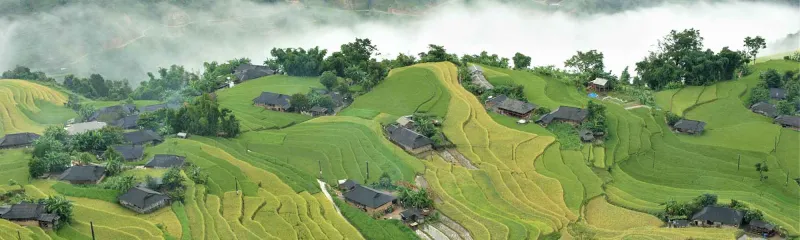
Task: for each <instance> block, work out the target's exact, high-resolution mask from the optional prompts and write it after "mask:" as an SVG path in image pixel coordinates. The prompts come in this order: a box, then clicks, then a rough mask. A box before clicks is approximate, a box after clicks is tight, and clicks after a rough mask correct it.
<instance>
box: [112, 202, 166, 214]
mask: <svg viewBox="0 0 800 240" xmlns="http://www.w3.org/2000/svg"><path fill="white" fill-rule="evenodd" d="M168 202H169V200H166V199H165V200H162V201H160V202H158V203H156V204H153V205H151V206H148V207H146V208H139V207H137V206H135V205H133V204H131V203H129V202H126V201H122V200H120V201H119V203H120V204H121V205H122V206H125V207H126V208H129V209H131V210H133V211H134V212H138V213H150V212H153V211H155V210H158V209H160V208H162V207H164V206H166V205H167V203H168Z"/></svg>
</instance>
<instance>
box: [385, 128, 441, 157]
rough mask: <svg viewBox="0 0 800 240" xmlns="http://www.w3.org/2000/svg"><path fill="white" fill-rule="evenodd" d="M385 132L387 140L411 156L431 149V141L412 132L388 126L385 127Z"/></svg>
mask: <svg viewBox="0 0 800 240" xmlns="http://www.w3.org/2000/svg"><path fill="white" fill-rule="evenodd" d="M386 132H387V133H388V134H389V140H391V141H392V142H393V143H395V144H397V145H399V146H400V147H402V148H403V149H405V150H406V151H408V152H410V153H412V154H419V153H422V152H425V151H430V150H431V149H433V141H432V140H431V139H430V138H428V137H425V136H423V135H422V134H419V133H417V132H415V131H414V130H411V129H408V128H404V127H399V126H394V125H389V126H386Z"/></svg>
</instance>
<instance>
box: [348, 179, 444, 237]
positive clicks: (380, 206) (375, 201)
mask: <svg viewBox="0 0 800 240" xmlns="http://www.w3.org/2000/svg"><path fill="white" fill-rule="evenodd" d="M338 187H339V190H340V191H341V196H342V197H343V198H344V200H345V201H346V202H347V203H348V204H350V205H351V206H353V207H356V208H358V209H361V210H362V211H364V212H366V213H368V214H370V215H375V214H381V215H383V214H388V213H391V212H392V211H395V210H400V206H399V205H397V197H395V196H394V195H392V194H390V193H386V192H383V191H379V190H375V189H373V188H370V187H366V186H363V185H361V184H358V183H357V182H355V181H353V180H350V179H345V180H339V186H338ZM428 213H429V211H428V210H425V209H419V208H406V209H402V210H401V211H400V214H399V216H400V220H402V221H403V223H405V224H406V225H408V226H409V227H412V228H415V227H416V226H418V225H419V224H422V223H424V221H425V216H427V215H428Z"/></svg>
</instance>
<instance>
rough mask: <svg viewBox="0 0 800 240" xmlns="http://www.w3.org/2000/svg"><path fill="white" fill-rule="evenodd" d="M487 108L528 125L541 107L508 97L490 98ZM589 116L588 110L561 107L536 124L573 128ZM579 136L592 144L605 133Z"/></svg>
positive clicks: (544, 116)
mask: <svg viewBox="0 0 800 240" xmlns="http://www.w3.org/2000/svg"><path fill="white" fill-rule="evenodd" d="M485 106H486V108H487V110H489V111H492V112H495V113H498V114H502V115H506V116H510V117H515V118H519V119H520V121H519V123H526V122H527V121H528V119H530V118H531V115H533V112H534V110H536V109H537V108H539V106H538V105H536V104H533V103H530V102H525V101H520V100H517V99H513V98H510V97H508V96H506V95H499V96H494V97H491V96H490V97H489V99H487V100H486V102H485ZM588 116H589V111H588V110H586V109H583V108H576V107H570V106H559V107H558V108H556V110H553V111H551V112H549V113H546V114H543V115H541V116H540V117H539V118H538V119H536V120H535V122H536V123H538V124H540V125H542V126H547V125H549V124H550V123H553V122H563V123H569V124H571V125H573V126H579V125H581V124H582V123H583V122H585V121H586V119H587V117H588ZM579 135H580V138H581V140H582V141H584V142H592V141H594V140H595V139H597V138H599V137H602V136H603V135H605V133H602V132H592V131H591V130H588V129H581V130H580V131H579Z"/></svg>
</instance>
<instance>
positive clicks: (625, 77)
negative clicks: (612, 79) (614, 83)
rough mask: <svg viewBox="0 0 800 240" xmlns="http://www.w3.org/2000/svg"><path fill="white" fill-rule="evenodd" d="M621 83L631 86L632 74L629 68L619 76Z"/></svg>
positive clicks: (626, 67)
mask: <svg viewBox="0 0 800 240" xmlns="http://www.w3.org/2000/svg"><path fill="white" fill-rule="evenodd" d="M619 82H620V83H622V84H625V85H630V84H631V74H630V73H629V72H628V66H625V69H624V70H622V73H620V74H619Z"/></svg>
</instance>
